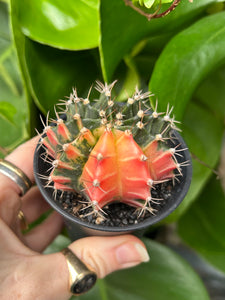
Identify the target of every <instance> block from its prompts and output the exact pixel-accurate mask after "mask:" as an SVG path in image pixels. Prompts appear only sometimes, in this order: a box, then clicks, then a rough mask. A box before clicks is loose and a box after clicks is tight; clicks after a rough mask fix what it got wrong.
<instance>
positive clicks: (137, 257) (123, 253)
mask: <svg viewBox="0 0 225 300" xmlns="http://www.w3.org/2000/svg"><path fill="white" fill-rule="evenodd" d="M116 258H117V261H118V263H119V264H120V265H122V266H123V267H125V268H126V267H131V266H135V265H138V264H139V263H141V262H147V261H149V255H148V252H147V250H146V249H145V248H144V247H143V246H142V245H141V244H139V243H126V244H122V245H120V246H119V247H118V248H117V249H116Z"/></svg>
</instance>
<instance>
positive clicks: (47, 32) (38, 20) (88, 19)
mask: <svg viewBox="0 0 225 300" xmlns="http://www.w3.org/2000/svg"><path fill="white" fill-rule="evenodd" d="M14 4H15V5H16V7H15V10H16V11H17V18H18V20H19V24H20V27H21V29H22V31H23V33H24V34H25V35H26V36H28V37H29V38H31V39H33V40H35V41H38V42H41V43H44V44H47V45H51V46H54V47H57V48H62V49H76V50H78V49H87V48H93V47H97V46H98V42H99V0H76V1H73V0H67V1H66V3H65V2H63V1H61V0H33V1H29V0H20V1H15V2H14Z"/></svg>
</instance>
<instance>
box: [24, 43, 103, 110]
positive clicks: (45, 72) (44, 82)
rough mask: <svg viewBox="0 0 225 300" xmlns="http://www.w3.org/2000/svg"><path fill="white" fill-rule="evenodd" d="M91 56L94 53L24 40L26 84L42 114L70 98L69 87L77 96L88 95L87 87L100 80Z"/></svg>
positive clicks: (93, 58)
mask: <svg viewBox="0 0 225 300" xmlns="http://www.w3.org/2000/svg"><path fill="white" fill-rule="evenodd" d="M94 55H95V50H86V51H74V52H73V51H66V50H59V49H55V48H52V47H49V46H46V45H42V44H39V43H36V42H33V41H32V40H30V39H28V38H26V40H25V63H26V68H27V72H28V83H29V87H30V90H31V91H32V95H33V97H34V100H35V102H36V104H37V105H38V107H39V108H40V109H41V110H42V111H43V112H45V113H46V111H48V110H51V111H53V106H54V105H55V104H56V103H57V102H58V100H59V99H65V96H69V95H70V93H71V91H72V87H76V88H77V89H78V94H79V95H82V96H87V93H88V89H89V87H90V85H91V84H92V83H93V82H94V81H95V80H96V79H97V78H99V69H98V66H97V63H96V60H95V57H94ZM85 93H86V94H85Z"/></svg>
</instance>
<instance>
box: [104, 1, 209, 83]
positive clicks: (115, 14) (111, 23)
mask: <svg viewBox="0 0 225 300" xmlns="http://www.w3.org/2000/svg"><path fill="white" fill-rule="evenodd" d="M212 2H214V0H198V1H194V2H193V3H189V2H188V1H181V3H180V4H179V6H178V7H177V8H176V10H175V11H173V12H172V13H170V14H169V15H168V16H166V17H165V18H163V19H153V20H151V21H150V22H149V21H147V19H146V18H145V17H143V16H141V15H139V14H138V13H137V12H136V11H134V10H133V9H132V8H130V7H127V6H126V5H125V4H124V1H123V0H117V1H108V0H102V1H101V6H100V16H101V43H100V53H101V63H102V71H103V75H104V79H105V80H106V81H108V82H109V81H111V80H112V75H113V72H114V71H115V69H116V67H117V65H118V63H119V62H120V60H121V59H122V58H123V57H124V55H125V54H127V53H128V52H129V51H131V49H132V47H134V46H135V45H136V44H137V43H138V42H139V41H140V40H141V39H143V38H145V37H147V36H148V37H151V36H157V35H161V34H162V33H168V32H173V31H179V30H181V29H182V28H184V27H186V26H187V25H188V24H191V23H192V22H193V21H195V20H196V19H198V18H199V17H201V16H202V15H203V14H204V10H205V9H206V7H207V6H208V4H210V3H212Z"/></svg>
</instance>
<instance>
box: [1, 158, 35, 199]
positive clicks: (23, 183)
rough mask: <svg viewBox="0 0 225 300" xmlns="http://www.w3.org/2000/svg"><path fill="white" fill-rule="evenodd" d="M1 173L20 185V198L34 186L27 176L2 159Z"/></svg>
mask: <svg viewBox="0 0 225 300" xmlns="http://www.w3.org/2000/svg"><path fill="white" fill-rule="evenodd" d="M0 173H2V174H4V175H5V176H7V177H8V178H10V179H11V180H12V181H14V182H15V183H16V184H17V185H18V187H19V188H20V194H19V195H20V196H23V195H25V194H26V192H27V191H28V190H29V189H30V188H31V186H32V182H31V181H30V179H29V178H28V177H27V175H26V174H24V172H23V171H22V170H20V169H19V168H18V167H16V166H15V165H14V164H12V163H11V162H9V161H7V160H4V159H0Z"/></svg>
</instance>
